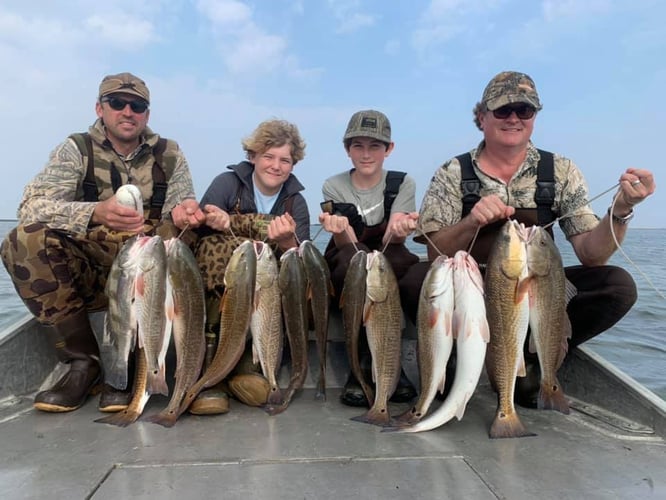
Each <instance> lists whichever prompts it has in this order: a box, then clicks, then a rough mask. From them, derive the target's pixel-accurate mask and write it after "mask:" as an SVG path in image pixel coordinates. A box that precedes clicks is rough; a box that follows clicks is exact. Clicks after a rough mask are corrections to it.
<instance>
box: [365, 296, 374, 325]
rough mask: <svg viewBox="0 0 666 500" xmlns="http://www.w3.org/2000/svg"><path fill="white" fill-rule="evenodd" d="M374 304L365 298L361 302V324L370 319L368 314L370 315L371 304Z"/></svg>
mask: <svg viewBox="0 0 666 500" xmlns="http://www.w3.org/2000/svg"><path fill="white" fill-rule="evenodd" d="M373 305H374V302H373V301H371V300H366V301H365V302H364V303H363V324H364V325H365V324H367V323H368V320H369V319H370V316H371V315H372V306H373Z"/></svg>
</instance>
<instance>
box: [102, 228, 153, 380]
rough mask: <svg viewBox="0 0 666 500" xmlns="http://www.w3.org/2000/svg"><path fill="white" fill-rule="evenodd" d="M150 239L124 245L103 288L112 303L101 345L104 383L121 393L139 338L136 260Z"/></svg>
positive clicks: (127, 242)
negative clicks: (135, 292)
mask: <svg viewBox="0 0 666 500" xmlns="http://www.w3.org/2000/svg"><path fill="white" fill-rule="evenodd" d="M148 239H149V238H147V237H143V236H141V237H140V236H133V237H131V238H130V239H128V240H127V241H126V242H125V244H124V245H123V246H122V248H121V249H120V252H118V255H117V256H116V258H115V259H114V261H113V264H112V265H111V270H110V271H109V276H108V278H107V281H106V286H105V288H104V291H105V294H106V296H107V297H108V299H109V306H108V309H107V311H106V314H105V316H104V335H103V338H102V342H101V345H100V356H101V359H102V366H103V367H104V381H105V382H106V383H107V384H109V385H111V386H112V387H115V388H116V389H121V390H123V389H126V388H127V384H128V380H127V363H128V360H129V356H130V352H131V351H133V350H134V347H135V345H136V338H137V319H136V316H135V314H134V308H133V307H132V301H133V300H134V280H135V278H136V274H137V270H138V262H137V258H136V257H137V255H138V254H139V253H140V249H141V242H142V241H148Z"/></svg>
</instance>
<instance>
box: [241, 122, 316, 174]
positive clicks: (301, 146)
mask: <svg viewBox="0 0 666 500" xmlns="http://www.w3.org/2000/svg"><path fill="white" fill-rule="evenodd" d="M242 144H243V150H244V151H245V153H246V156H247V158H248V159H249V160H251V159H252V158H253V157H254V156H255V155H258V154H262V153H265V152H266V151H268V150H269V149H271V148H274V147H278V148H279V147H281V146H284V145H285V144H289V146H290V149H291V159H292V161H293V162H294V165H296V163H298V162H299V161H301V160H302V159H303V158H304V157H305V142H303V139H301V135H300V133H299V132H298V128H297V127H296V125H294V124H293V123H289V122H288V121H286V120H266V121H264V122H261V123H260V124H259V126H258V127H257V128H256V129H254V132H252V134H251V135H250V136H249V137H247V138H245V139H243V141H242Z"/></svg>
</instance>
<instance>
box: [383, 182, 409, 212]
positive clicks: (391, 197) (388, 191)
mask: <svg viewBox="0 0 666 500" xmlns="http://www.w3.org/2000/svg"><path fill="white" fill-rule="evenodd" d="M406 175H407V172H396V171H395V170H389V171H388V172H386V188H385V189H384V220H385V221H387V220H389V217H390V216H391V207H392V206H393V202H394V201H395V198H396V197H397V196H398V191H400V186H401V185H402V181H404V180H405V176H406Z"/></svg>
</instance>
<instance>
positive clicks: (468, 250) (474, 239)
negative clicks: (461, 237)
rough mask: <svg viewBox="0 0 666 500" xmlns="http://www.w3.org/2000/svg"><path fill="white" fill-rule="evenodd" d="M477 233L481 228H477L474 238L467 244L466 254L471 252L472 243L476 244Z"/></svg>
mask: <svg viewBox="0 0 666 500" xmlns="http://www.w3.org/2000/svg"><path fill="white" fill-rule="evenodd" d="M479 231H481V226H480V225H479V226H477V228H476V232H475V233H474V238H472V242H471V243H470V244H469V247H467V253H471V252H472V247H473V246H474V243H476V238H477V236H479Z"/></svg>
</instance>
